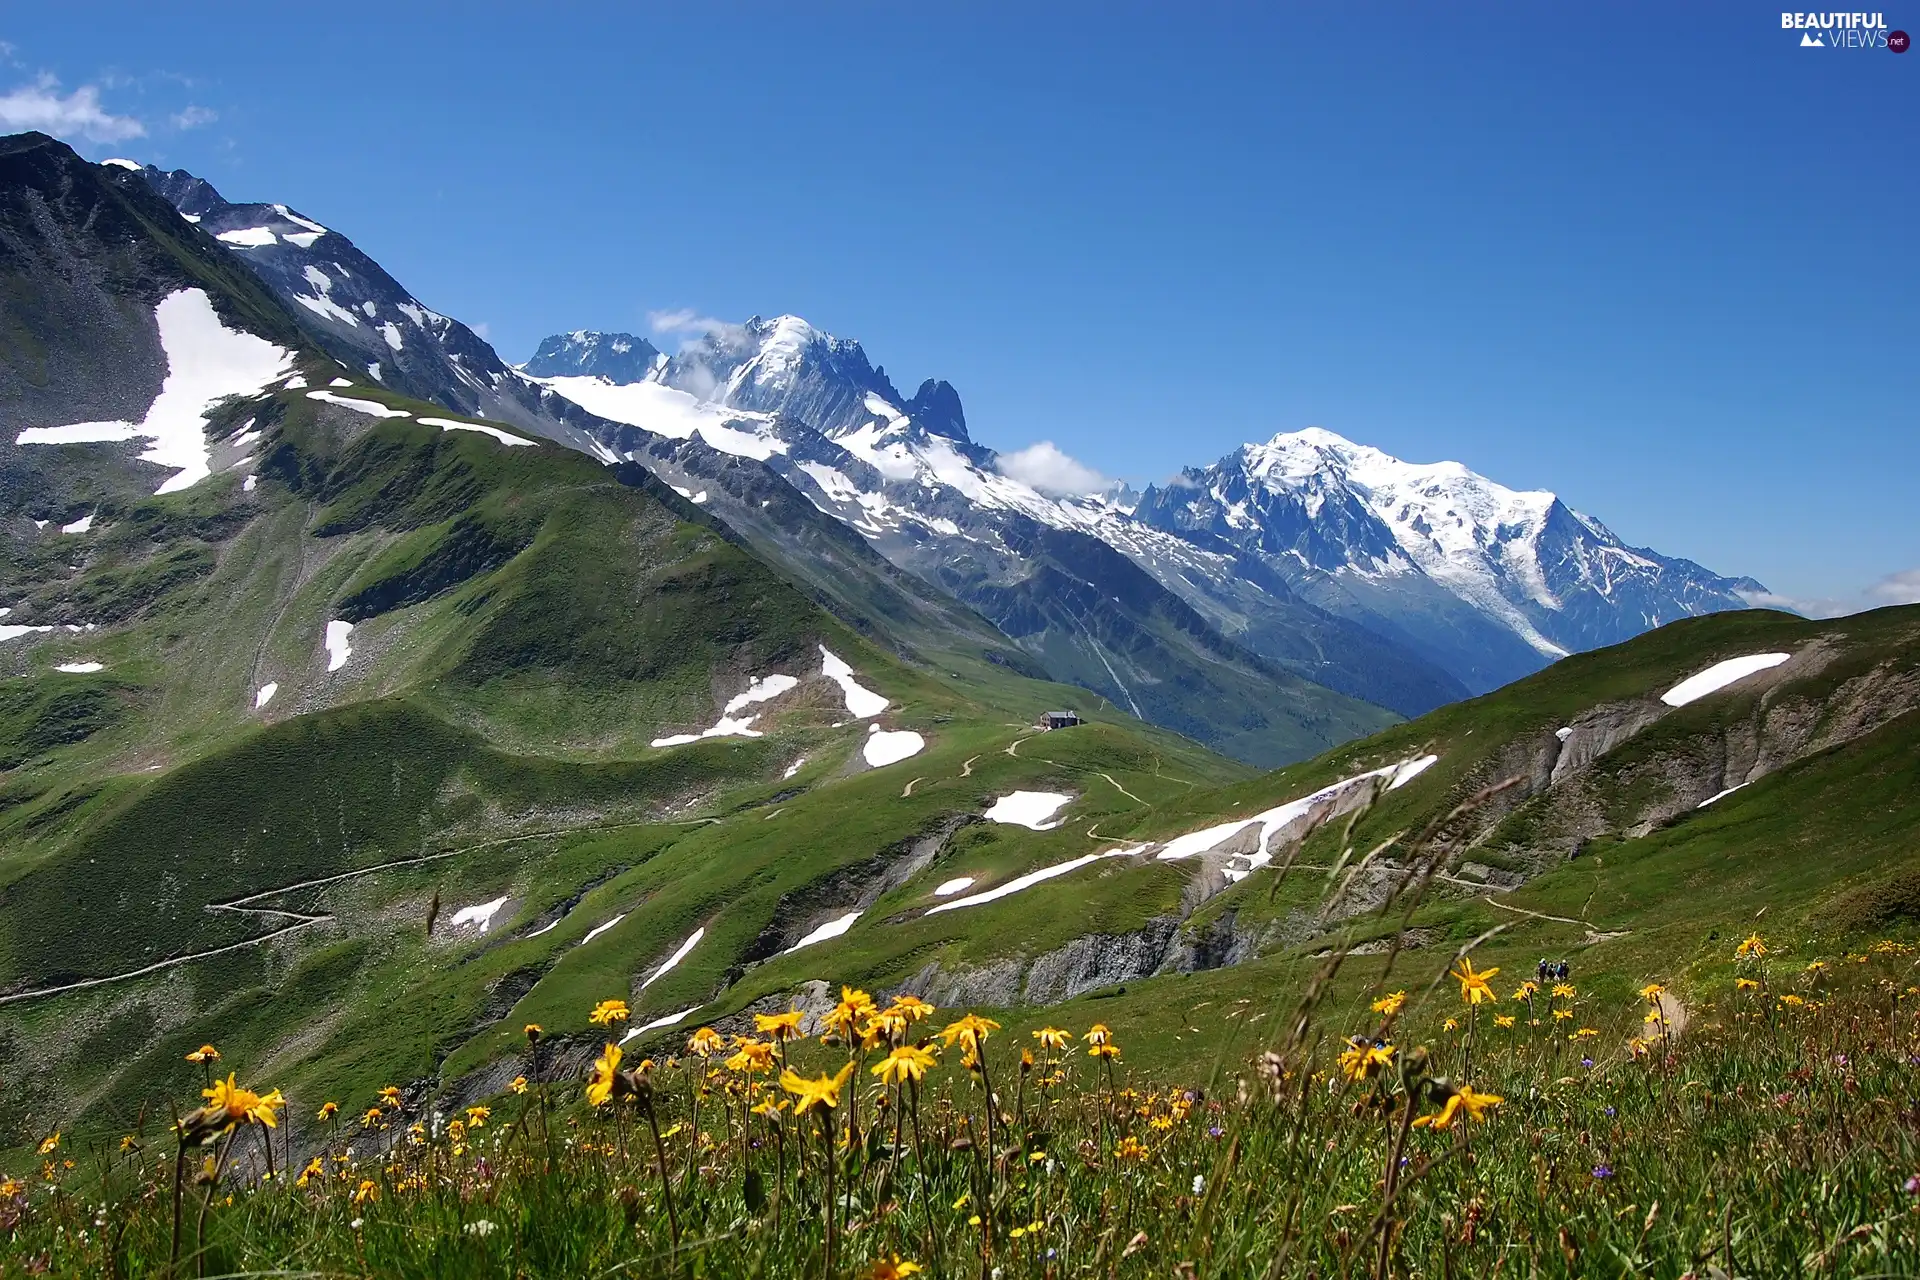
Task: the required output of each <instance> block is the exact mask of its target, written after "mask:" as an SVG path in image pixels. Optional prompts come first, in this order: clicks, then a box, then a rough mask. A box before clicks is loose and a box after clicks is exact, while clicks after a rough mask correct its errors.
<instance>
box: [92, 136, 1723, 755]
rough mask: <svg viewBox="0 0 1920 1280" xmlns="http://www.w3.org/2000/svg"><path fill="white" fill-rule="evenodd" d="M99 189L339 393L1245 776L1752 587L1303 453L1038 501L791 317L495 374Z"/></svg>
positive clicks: (632, 339)
mask: <svg viewBox="0 0 1920 1280" xmlns="http://www.w3.org/2000/svg"><path fill="white" fill-rule="evenodd" d="M118 168H125V169H130V170H133V171H134V173H137V174H138V175H139V177H140V178H141V179H144V181H145V182H146V183H147V184H149V185H151V186H152V187H153V189H154V190H156V191H158V192H159V193H160V194H162V195H163V196H165V197H166V198H167V199H168V200H169V201H170V202H172V203H173V205H174V206H175V208H177V209H178V210H179V211H180V212H181V213H182V214H183V215H184V216H186V217H187V218H188V219H189V220H190V221H194V222H196V223H198V225H199V226H200V228H201V230H203V231H205V232H207V233H208V234H209V235H210V236H212V237H213V238H214V239H215V240H216V241H217V242H218V244H219V245H221V246H222V247H224V249H225V250H226V251H227V252H229V253H231V254H232V255H233V256H234V257H235V258H236V259H238V260H239V261H240V262H242V263H244V264H245V266H246V267H247V268H249V269H250V270H251V272H252V273H253V274H254V275H256V276H257V277H258V278H259V279H260V280H261V281H262V282H263V283H264V284H266V285H267V286H268V287H269V288H270V289H271V291H272V292H273V293H275V294H276V295H277V296H278V297H279V298H280V299H281V300H282V301H284V302H286V303H287V304H289V307H288V309H289V310H290V311H291V312H292V314H293V315H294V316H295V317H296V318H297V319H298V320H299V321H300V323H301V325H302V327H303V328H304V329H305V330H306V331H307V332H308V334H309V336H311V337H312V338H313V339H314V340H315V341H316V342H317V343H318V344H319V345H320V346H321V347H322V348H323V349H324V350H326V351H327V352H328V353H329V354H330V355H332V356H334V357H335V358H336V359H338V360H340V361H341V362H342V363H344V364H346V365H347V366H348V368H349V369H350V370H352V371H354V372H355V373H356V374H363V375H364V376H366V377H368V378H370V379H374V380H377V381H378V382H380V383H382V384H384V385H386V386H389V387H391V388H393V389H394V390H396V391H401V392H404V393H406V394H410V395H414V396H417V397H420V398H423V399H427V400H431V401H434V402H437V403H440V404H443V405H445V406H447V407H448V408H451V409H454V410H457V411H460V412H465V413H471V414H476V415H480V416H485V417H492V418H497V419H499V420H502V421H505V422H508V423H511V424H514V425H516V426H519V427H522V428H524V429H527V430H530V431H533V432H536V433H538V434H540V435H543V436H545V437H547V438H549V439H552V440H555V441H558V442H560V443H563V444H567V445H570V446H572V447H574V448H578V449H580V450H582V451H583V452H587V453H590V454H592V455H593V456H595V457H598V458H600V459H601V460H602V461H605V462H608V463H610V464H615V463H625V462H637V463H639V464H640V465H642V466H645V467H647V468H649V469H650V470H652V471H653V472H655V473H656V474H657V475H659V476H660V477H661V478H663V479H665V480H666V481H667V482H668V483H670V484H672V485H674V486H675V487H677V488H679V489H680V490H681V491H682V493H683V495H684V496H685V497H687V498H688V499H690V500H693V501H695V502H697V503H699V504H700V505H703V506H705V507H706V509H707V510H708V511H710V512H712V513H713V514H714V515H716V516H718V517H719V518H720V519H722V520H723V521H725V522H726V523H727V524H728V525H730V526H732V527H733V528H734V529H736V530H738V531H739V532H740V533H741V534H742V535H743V536H744V537H746V538H747V539H748V540H749V541H751V542H753V544H754V545H755V546H756V547H757V548H759V549H760V550H761V552H762V553H763V554H765V555H767V556H769V557H770V558H772V559H773V560H775V561H776V562H779V563H782V564H784V565H785V566H786V569H787V571H788V572H789V573H790V574H791V576H792V577H793V578H794V579H795V580H797V581H804V582H805V583H807V584H808V585H809V589H811V590H813V591H815V592H816V595H817V598H821V599H823V600H831V601H833V602H834V607H835V608H836V609H838V610H839V611H840V612H841V613H842V616H843V617H847V618H848V619H849V620H850V621H855V622H856V623H857V624H858V625H862V626H871V627H875V628H879V629H882V630H885V629H887V628H890V627H892V628H897V627H899V626H901V625H905V623H904V622H903V620H906V619H913V620H917V621H914V623H913V626H912V627H911V628H909V629H910V630H912V629H914V628H918V630H917V632H916V634H921V635H924V634H926V628H927V627H928V626H932V627H933V628H935V629H939V628H941V627H944V626H953V627H957V628H958V629H959V630H960V631H962V632H968V633H969V634H972V633H971V632H970V631H969V628H973V627H978V626H979V625H980V620H979V618H978V617H976V616H974V615H971V614H969V613H967V612H966V611H965V610H956V608H955V606H954V604H953V602H954V600H956V599H957V600H958V601H960V602H964V604H966V605H969V606H971V607H972V609H974V610H977V611H978V612H979V613H980V614H984V615H985V616H986V618H987V619H988V620H989V621H991V623H992V624H993V625H994V626H996V627H997V628H998V629H999V631H1000V632H1001V633H1004V636H1005V637H1009V638H1011V639H1012V640H1013V641H1014V643H1015V644H1017V645H1018V646H1019V647H1020V648H1021V649H1024V650H1025V652H1026V654H1027V655H1029V658H1026V659H1021V661H1022V662H1025V661H1031V662H1033V663H1035V664H1037V667H1038V669H1040V670H1044V672H1045V673H1046V674H1048V675H1050V676H1051V677H1052V678H1054V679H1057V680H1062V681H1067V682H1071V683H1077V684H1081V685H1084V686H1086V687H1088V688H1091V689H1094V690H1096V691H1098V692H1099V693H1101V694H1103V695H1105V696H1106V697H1108V698H1109V699H1110V700H1111V701H1113V702H1114V703H1115V704H1116V705H1118V706H1123V707H1128V708H1130V709H1132V710H1134V711H1135V712H1136V713H1138V714H1140V715H1142V716H1143V717H1145V718H1147V719H1149V720H1153V721H1155V722H1156V723H1160V724H1164V725H1168V726H1169V727H1172V728H1176V729H1179V730H1181V731H1182V732H1186V733H1188V734H1190V735H1191V736H1195V737H1199V738H1201V739H1202V740H1204V741H1208V742H1209V743H1211V744H1213V745H1215V746H1217V747H1220V748H1222V749H1224V750H1228V751H1232V752H1235V753H1238V754H1241V755H1243V756H1244V757H1246V758H1248V759H1262V760H1275V759H1279V758H1282V757H1285V758H1296V757H1297V756H1300V755H1305V754H1310V753H1311V752H1312V751H1314V750H1318V749H1320V748H1321V747H1323V746H1325V745H1328V744H1329V743H1330V742H1331V741H1337V740H1338V739H1339V738H1341V737H1344V736H1349V735H1350V734H1351V733H1354V732H1359V731H1362V730H1363V729H1364V728H1365V727H1367V725H1366V721H1367V719H1368V717H1369V716H1372V715H1374V714H1375V712H1374V711H1373V709H1372V708H1368V707H1365V706H1363V705H1361V704H1362V703H1372V704H1374V707H1385V708H1388V709H1390V710H1392V711H1396V712H1399V713H1400V714H1403V715H1411V714H1417V713H1419V712H1422V711H1425V710H1427V709H1430V708H1431V707H1434V706H1437V705H1440V704H1442V703H1444V702H1447V701H1450V700H1453V699H1456V698H1458V697H1461V696H1463V695H1465V694H1466V693H1468V692H1471V691H1479V690H1483V689H1487V688H1491V687H1494V686H1495V685H1498V684H1501V683H1504V682H1505V681H1507V680H1510V679H1512V678H1514V677H1516V676H1518V675H1522V674H1525V673H1527V672H1529V671H1532V670H1535V669H1537V668H1538V667H1540V666H1541V665H1544V664H1545V663H1546V662H1547V661H1549V660H1550V659H1551V658H1552V657H1553V656H1555V655H1556V654H1558V653H1559V652H1562V651H1570V650H1574V649H1580V648H1589V647H1593V646H1594V645H1598V644H1604V643H1608V642H1610V641H1612V640H1616V639H1622V638H1625V637H1626V636H1629V635H1632V634H1636V633H1638V632H1639V631H1642V630H1645V629H1647V628H1649V627H1651V626H1654V625H1658V624H1659V623H1660V622H1663V621H1666V620H1669V619H1670V618H1673V617H1678V616H1683V615H1685V614H1688V613H1698V612H1706V611H1708V610H1711V609H1718V608H1728V607H1738V606H1739V604H1740V600H1739V597H1738V596H1737V595H1736V594H1734V593H1735V592H1738V591H1740V590H1746V589H1752V590H1758V589H1760V588H1759V586H1758V584H1756V583H1751V582H1750V581H1747V580H1729V579H1721V578H1718V577H1716V576H1715V575H1712V574H1710V573H1708V572H1707V571H1705V570H1703V569H1700V568H1699V567H1698V566H1695V565H1690V564H1688V563H1687V562H1685V561H1675V560H1670V559H1667V558H1665V557H1660V556H1657V555H1655V554H1654V553H1652V552H1646V551H1642V550H1637V549H1634V548H1629V547H1626V546H1625V545H1624V544H1623V543H1621V541H1620V540H1619V539H1618V538H1616V537H1614V536H1613V535H1612V534H1611V533H1610V532H1608V531H1607V530H1606V529H1605V526H1603V525H1601V524H1600V523H1599V522H1598V521H1595V520H1591V519H1590V518H1587V517H1582V516H1577V515H1575V514H1574V513H1572V512H1571V511H1568V510H1567V509H1566V508H1565V507H1564V506H1561V505H1560V504H1558V503H1557V502H1555V501H1554V500H1553V499H1552V498H1551V495H1531V494H1514V493H1513V492H1511V491H1509V490H1505V489H1503V488H1501V487H1500V486H1497V485H1494V484H1492V482H1490V481H1485V480H1483V479H1481V478H1479V477H1474V476H1472V474H1471V473H1470V472H1466V471H1465V469H1464V468H1458V467H1453V468H1451V469H1449V468H1448V467H1447V466H1446V465H1444V464H1443V465H1441V466H1438V467H1432V468H1419V467H1407V466H1406V464H1401V463H1397V462H1394V460H1392V459H1389V458H1386V457H1385V455H1382V454H1378V453H1377V452H1376V451H1371V450H1362V449H1360V448H1359V447H1358V446H1352V445H1348V444H1347V443H1346V442H1344V441H1339V440H1338V437H1333V436H1330V435H1314V434H1313V433H1302V434H1300V435H1299V436H1296V437H1287V436H1283V437H1279V438H1277V439H1276V440H1275V441H1273V442H1270V443H1269V444H1267V445H1262V446H1249V447H1248V448H1247V449H1245V450H1242V451H1241V452H1240V453H1239V454H1236V455H1235V457H1234V458H1232V459H1227V460H1224V461H1223V462H1222V463H1221V464H1218V465H1217V466H1215V467H1213V468H1207V469H1204V470H1196V471H1192V472H1189V473H1186V474H1185V475H1183V476H1182V477H1180V479H1179V481H1178V483H1175V484H1170V485H1166V486H1160V487H1156V488H1150V489H1148V490H1147V491H1146V492H1145V493H1134V492H1133V491H1131V490H1128V489H1126V488H1124V487H1119V488H1116V489H1114V490H1111V491H1108V492H1106V493H1103V494H1091V495H1078V496H1075V495H1067V496H1061V495H1056V494H1049V493H1042V492H1040V491H1038V490H1036V489H1034V488H1033V487H1031V486H1029V485H1027V484H1025V483H1023V482H1021V481H1020V480H1017V479H1015V478H1013V477H1012V476H1009V475H1006V474H1003V473H1002V471H1001V469H1000V465H999V459H998V456H997V455H996V454H995V453H994V452H993V450H991V449H988V448H986V447H984V446H982V445H980V444H978V443H977V442H975V441H974V440H973V439H972V438H971V437H970V435H969V434H968V430H967V424H966V417H965V413H964V411H963V409H962V406H961V403H960V397H959V395H958V393H957V392H955V390H954V389H953V387H952V386H950V385H949V384H947V383H945V382H941V381H936V380H929V381H926V382H923V383H922V384H921V385H920V386H919V387H918V389H917V390H916V391H915V392H914V393H913V394H912V395H905V394H903V393H902V392H901V391H900V390H899V389H898V388H896V387H895V386H894V385H893V383H892V382H891V380H890V379H889V378H888V377H887V374H886V371H885V370H884V369H883V368H880V367H878V366H876V365H874V364H873V363H872V362H871V361H870V360H869V359H868V357H867V354H866V352H865V350H864V349H863V348H862V346H861V345H860V344H859V343H858V342H856V341H853V340H850V339H844V338H838V337H835V336H833V335H831V334H828V333H825V332H823V331H821V330H819V329H817V328H815V327H814V326H812V325H810V324H808V323H807V322H806V321H805V320H802V319H800V318H799V317H797V316H790V315H783V316H776V317H774V318H772V319H760V318H758V317H756V318H754V319H752V320H749V321H748V322H747V323H745V324H743V325H737V326H724V327H721V328H719V329H717V330H715V331H714V332H712V333H710V334H708V335H706V336H704V337H703V338H701V339H699V340H697V341H695V342H692V343H690V344H688V345H686V346H685V347H684V348H683V349H682V350H681V351H679V352H678V353H676V354H674V355H673V356H671V357H668V356H665V355H663V354H662V353H660V352H659V351H658V350H657V349H655V348H654V346H653V345H652V344H651V343H649V342H646V341H645V340H644V339H641V338H638V337H636V336H634V335H631V334H613V333H597V332H594V331H589V330H580V331H576V332H574V333H569V334H561V335H556V336H554V337H552V338H549V339H547V340H546V341H545V342H544V343H542V344H541V347H540V349H539V351H538V352H536V354H535V356H534V358H533V359H531V360H529V361H528V362H527V364H526V365H524V366H521V367H520V368H512V367H509V366H507V365H506V364H505V363H503V362H502V361H501V360H500V359H499V357H498V356H497V355H496V354H495V352H494V351H493V349H492V348H491V347H490V346H488V345H487V343H486V342H485V341H484V340H483V339H481V338H480V337H479V336H478V335H477V334H475V333H474V332H473V331H472V330H470V329H468V328H467V327H466V326H465V325H463V324H461V323H460V322H459V321H457V320H454V319H452V318H450V317H447V316H445V315H442V314H440V313H437V312H435V311H433V310H431V309H430V308H428V307H426V306H425V305H423V304H422V303H420V302H419V300H418V299H417V298H415V297H414V296H413V295H412V294H411V293H409V292H408V291H407V290H406V289H405V288H404V287H403V286H401V285H400V283H399V282H398V281H396V280H395V279H394V278H393V277H392V276H391V275H389V274H388V273H387V272H386V271H384V270H383V269H382V268H381V267H380V266H379V264H378V263H375V262H374V261H373V260H372V259H370V258H368V257H367V256H366V255H365V254H363V253H361V252H360V251H359V250H358V249H357V248H355V247H354V245H353V244H352V242H351V241H349V240H348V239H347V238H346V237H345V236H344V235H342V234H340V233H339V232H338V231H336V230H333V229H332V228H329V227H327V226H325V225H324V224H322V223H320V222H317V221H315V220H313V219H311V218H308V217H306V216H305V215H303V214H301V213H299V212H297V211H295V210H293V209H291V208H289V207H287V206H285V205H277V204H246V205H237V204H233V203H231V202H228V201H226V200H225V199H224V198H222V197H221V196H220V194H219V192H217V191H215V190H214V189H213V188H212V187H211V186H210V185H208V184H207V183H205V182H204V181H202V180H201V179H198V178H196V177H194V176H193V175H192V174H189V173H185V172H184V171H174V172H172V173H163V172H161V171H160V170H158V169H157V168H153V167H151V166H147V167H144V168H142V167H139V166H136V165H133V164H131V163H130V162H129V163H124V164H121V165H118V166H117V167H116V171H117V169H118ZM125 176H126V177H127V178H129V179H131V178H132V177H133V176H134V175H133V174H127V175H125ZM1290 442H1291V443H1290ZM1335 442H1337V445H1338V446H1340V447H1336V444H1335ZM1323 446H1324V447H1323ZM1236 459H1238V461H1237V462H1236ZM1450 485H1451V486H1452V487H1451V488H1449V486H1450ZM1450 497H1451V498H1453V499H1455V500H1454V501H1453V502H1452V503H1451V505H1449V502H1448V499H1449V498H1450ZM820 513H826V515H828V516H831V517H832V518H833V519H832V521H829V522H828V525H829V526H830V527H831V528H833V529H835V530H838V531H841V532H838V533H835V534H833V535H829V534H828V533H827V531H826V529H824V528H823V527H822V526H821V524H820V521H821V518H822V517H821V515H820ZM888 562H891V565H892V566H894V567H896V568H889V567H888ZM883 570H884V571H883ZM899 570H904V571H905V576H895V577H893V578H889V577H888V574H890V573H892V574H896V575H898V571H899ZM912 579H917V580H918V584H915V583H913V582H912V581H911V580H912ZM930 588H931V589H930ZM998 639H999V638H998V637H994V638H993V639H992V640H989V641H987V644H988V646H989V647H991V645H992V644H994V643H997V642H998ZM996 660H997V659H996ZM1354 699H1358V700H1360V701H1359V702H1354V701H1352V700H1354Z"/></svg>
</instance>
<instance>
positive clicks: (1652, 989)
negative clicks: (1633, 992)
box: [1640, 982, 1666, 1000]
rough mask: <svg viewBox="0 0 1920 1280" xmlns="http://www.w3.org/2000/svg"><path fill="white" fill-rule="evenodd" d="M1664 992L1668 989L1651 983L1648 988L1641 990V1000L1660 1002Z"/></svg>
mask: <svg viewBox="0 0 1920 1280" xmlns="http://www.w3.org/2000/svg"><path fill="white" fill-rule="evenodd" d="M1664 991H1666V988H1665V987H1663V986H1661V985H1660V984H1659V983H1657V982H1649V983H1648V984H1647V985H1646V986H1644V987H1642V988H1640V998H1641V999H1642V1000H1658V999H1659V998H1660V996H1661V993H1663V992H1664Z"/></svg>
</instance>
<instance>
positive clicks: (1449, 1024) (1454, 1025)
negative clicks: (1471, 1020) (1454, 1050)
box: [1440, 1018, 1460, 1031]
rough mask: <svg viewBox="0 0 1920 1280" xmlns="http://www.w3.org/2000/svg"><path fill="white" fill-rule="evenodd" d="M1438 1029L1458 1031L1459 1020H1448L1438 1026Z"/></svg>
mask: <svg viewBox="0 0 1920 1280" xmlns="http://www.w3.org/2000/svg"><path fill="white" fill-rule="evenodd" d="M1440 1029H1441V1030H1442V1031H1458V1030H1459V1029H1460V1019H1458V1018H1448V1019H1447V1020H1446V1021H1445V1022H1443V1023H1441V1024H1440Z"/></svg>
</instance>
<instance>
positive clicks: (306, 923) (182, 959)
mask: <svg viewBox="0 0 1920 1280" xmlns="http://www.w3.org/2000/svg"><path fill="white" fill-rule="evenodd" d="M331 919H333V917H332V916H315V917H314V918H313V919H311V920H303V921H301V922H300V923H299V924H290V925H288V926H287V927H286V928H284V929H275V930H274V931H273V932H272V933H269V934H264V935H262V936H261V937H258V938H248V939H246V940H245V941H244V942H233V943H229V944H228V945H226V946H224V947H215V948H213V949H212V950H210V951H192V952H189V953H187V954H186V955H184V956H175V957H173V958H172V959H171V960H160V961H157V962H155V963H153V964H150V965H147V966H146V967H145V968H141V969H130V970H128V971H127V972H126V973H113V974H108V975H107V976H106V977H104V978H82V979H81V980H80V981H78V982H68V983H64V984H62V985H60V986H57V987H41V988H40V989H38V990H37V991H16V992H14V993H13V994H12V995H7V996H0V1004H13V1003H14V1002H15V1001H19V1000H34V999H38V998H39V997H41V996H57V995H59V994H60V993H61V992H63V991H79V990H82V989H84V988H86V987H103V986H105V985H106V984H107V983H109V982H125V981H126V980H127V979H129V978H140V977H144V976H146V975H147V974H149V973H158V972H160V971H161V970H162V969H171V968H173V967H174V966H175V965H177V964H186V963H187V962H188V961H191V960H205V959H207V958H208V957H209V956H220V955H225V954H226V953H227V952H229V951H238V950H240V948H242V947H257V946H259V945H260V944H261V943H263V942H271V941H273V940H274V939H275V938H278V937H282V936H284V935H286V934H289V933H293V932H294V931H296V930H299V929H305V928H308V927H310V926H312V925H316V924H318V923H320V922H321V921H322V920H331Z"/></svg>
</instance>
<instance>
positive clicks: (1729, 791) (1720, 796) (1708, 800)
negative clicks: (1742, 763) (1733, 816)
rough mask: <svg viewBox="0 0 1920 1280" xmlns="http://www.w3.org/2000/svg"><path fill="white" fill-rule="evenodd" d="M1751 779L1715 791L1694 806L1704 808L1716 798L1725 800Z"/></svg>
mask: <svg viewBox="0 0 1920 1280" xmlns="http://www.w3.org/2000/svg"><path fill="white" fill-rule="evenodd" d="M1751 781H1752V779H1748V780H1747V782H1741V783H1736V784H1735V785H1733V786H1731V787H1728V788H1727V789H1726V790H1725V791H1718V792H1715V793H1714V794H1713V795H1710V796H1708V797H1707V798H1706V799H1705V800H1702V801H1701V802H1700V803H1699V804H1697V805H1695V806H1693V807H1694V808H1696V809H1704V808H1706V807H1707V806H1708V805H1710V804H1712V803H1713V802H1714V801H1716V800H1725V799H1726V798H1727V797H1728V796H1730V795H1732V794H1733V793H1734V792H1736V791H1738V790H1740V788H1741V787H1744V786H1746V785H1747V783H1748V782H1751Z"/></svg>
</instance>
